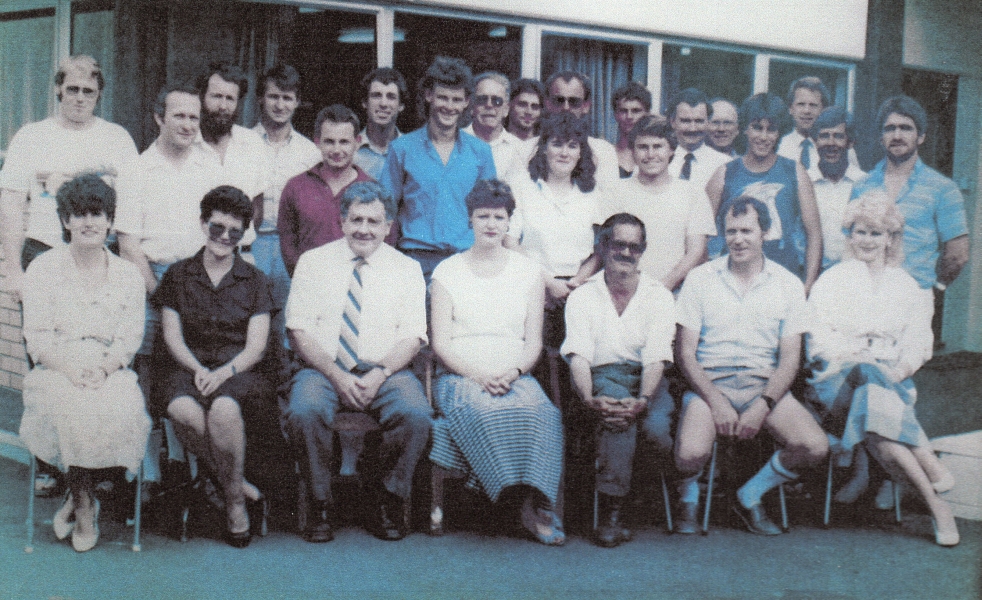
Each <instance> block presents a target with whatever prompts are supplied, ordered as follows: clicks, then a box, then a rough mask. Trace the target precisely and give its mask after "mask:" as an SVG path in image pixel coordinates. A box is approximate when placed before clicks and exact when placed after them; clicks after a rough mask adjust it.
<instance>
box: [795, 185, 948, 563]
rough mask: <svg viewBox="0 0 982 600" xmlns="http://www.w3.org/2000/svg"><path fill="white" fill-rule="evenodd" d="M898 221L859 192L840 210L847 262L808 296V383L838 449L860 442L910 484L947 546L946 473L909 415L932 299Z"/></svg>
mask: <svg viewBox="0 0 982 600" xmlns="http://www.w3.org/2000/svg"><path fill="white" fill-rule="evenodd" d="M903 224H904V219H903V216H902V215H901V214H900V211H899V210H898V209H897V207H896V204H895V203H893V202H891V201H890V200H889V199H888V198H886V196H884V195H882V194H878V193H872V194H867V195H864V196H862V197H861V198H859V199H857V200H855V201H854V202H853V203H852V204H850V205H849V207H848V208H847V209H846V213H845V216H844V221H843V228H844V229H845V230H847V231H848V232H849V234H848V239H847V245H846V249H845V254H844V256H845V258H846V260H844V261H843V262H841V263H839V264H838V265H836V266H834V267H832V268H831V269H829V270H828V271H826V272H825V273H823V274H822V276H821V277H819V279H818V281H817V282H816V283H815V286H814V287H813V288H812V291H811V295H810V296H809V304H810V307H811V310H812V324H811V326H810V327H809V334H810V337H809V343H808V354H809V358H810V360H811V362H812V364H813V365H814V367H816V368H815V373H814V376H813V378H812V380H811V383H812V385H813V386H814V389H815V392H816V393H817V396H818V401H819V406H818V409H819V412H820V413H821V414H822V417H823V426H824V427H825V429H826V430H827V431H829V433H831V434H832V435H834V436H836V437H837V438H839V439H840V440H841V442H840V444H839V446H840V448H841V452H851V451H852V449H853V448H854V447H855V446H856V445H857V444H860V443H862V442H865V445H866V446H867V448H868V449H869V450H870V452H871V453H872V455H873V456H874V457H875V458H876V459H877V461H878V462H880V464H882V465H883V467H884V468H885V469H886V470H887V471H888V472H889V473H890V474H891V477H892V478H893V479H894V480H896V481H900V480H901V479H903V480H904V481H909V482H910V484H911V485H913V487H914V488H915V489H916V490H917V492H918V493H919V494H920V496H921V497H922V498H923V500H924V502H925V503H926V504H927V506H928V508H929V509H930V511H931V515H932V517H933V519H934V522H935V540H936V542H937V543H938V544H940V545H942V546H953V545H955V544H957V543H958V539H959V536H958V527H957V525H956V524H955V520H954V517H953V515H952V512H951V508H950V507H949V506H948V504H947V502H945V501H944V500H943V499H942V498H941V497H940V496H939V495H938V491H939V490H940V489H944V488H945V487H950V485H949V483H950V481H951V474H950V473H949V472H948V470H947V469H946V468H945V467H944V465H942V464H941V462H940V461H939V460H938V458H937V456H935V454H934V452H933V451H932V449H931V444H930V442H929V441H928V438H927V435H926V434H925V433H924V430H923V429H922V428H921V426H920V423H918V421H917V417H916V415H915V414H914V403H915V401H916V399H917V395H916V390H915V389H914V381H913V379H912V377H913V375H914V373H916V372H917V370H918V369H919V368H920V367H921V365H923V364H924V363H925V362H926V361H927V360H929V359H930V358H931V353H932V347H933V336H932V332H931V315H932V312H933V310H932V302H933V297H932V296H931V291H930V290H922V289H921V288H920V287H919V286H918V285H917V282H916V281H914V279H913V278H912V277H911V276H910V275H909V274H907V272H906V271H904V270H903V269H902V268H901V267H900V265H901V264H902V263H903Z"/></svg>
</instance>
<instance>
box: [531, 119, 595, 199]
mask: <svg viewBox="0 0 982 600" xmlns="http://www.w3.org/2000/svg"><path fill="white" fill-rule="evenodd" d="M553 138H556V139H558V140H559V141H560V142H562V143H564V144H565V143H566V142H568V141H569V140H576V141H578V142H579V143H580V160H579V161H577V163H576V167H574V168H573V173H572V179H573V183H575V184H576V187H578V188H580V191H581V192H590V191H593V188H594V187H596V185H597V181H596V178H595V175H596V172H597V165H596V163H595V162H594V161H593V151H592V150H590V142H589V139H590V123H589V122H588V120H587V119H580V118H578V117H576V116H575V115H573V113H568V112H561V113H558V114H554V115H549V116H548V117H546V118H545V119H543V120H542V125H541V134H540V136H539V143H538V145H537V146H536V149H535V155H534V156H532V160H530V161H529V166H528V169H529V175H531V176H532V180H533V181H535V180H536V179H546V177H547V176H548V175H549V164H548V161H547V160H546V148H547V147H548V145H549V140H551V139H553Z"/></svg>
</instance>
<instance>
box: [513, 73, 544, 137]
mask: <svg viewBox="0 0 982 600" xmlns="http://www.w3.org/2000/svg"><path fill="white" fill-rule="evenodd" d="M545 96H546V88H545V87H544V86H543V85H542V82H541V81H539V80H538V79H528V78H522V79H516V80H515V81H514V82H512V84H511V98H510V99H509V102H508V106H509V111H508V132H509V133H511V134H512V135H514V136H515V137H517V138H518V139H520V140H522V141H525V142H528V141H529V140H532V142H531V143H532V145H535V143H536V141H537V140H538V137H539V121H540V120H541V119H542V105H543V102H545Z"/></svg>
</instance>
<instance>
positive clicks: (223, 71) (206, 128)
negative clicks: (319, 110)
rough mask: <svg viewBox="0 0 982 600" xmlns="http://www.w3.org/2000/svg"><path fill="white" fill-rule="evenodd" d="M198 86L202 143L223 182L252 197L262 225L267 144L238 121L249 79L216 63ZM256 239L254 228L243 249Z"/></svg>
mask: <svg viewBox="0 0 982 600" xmlns="http://www.w3.org/2000/svg"><path fill="white" fill-rule="evenodd" d="M198 89H199V90H200V91H201V143H200V144H199V145H200V146H201V147H202V149H203V150H205V151H207V152H209V153H211V154H212V155H214V157H215V158H216V159H217V160H218V162H219V163H220V164H221V165H222V169H221V170H222V177H221V183H222V184H225V185H231V186H234V187H237V188H239V189H240V190H242V191H243V192H245V193H246V195H247V196H249V197H250V198H252V203H253V209H254V215H253V221H254V222H255V224H256V226H258V225H260V224H261V223H262V220H263V198H262V194H263V192H264V191H266V187H267V177H268V171H267V167H266V162H267V161H266V145H265V143H264V142H263V140H262V138H261V137H260V136H259V134H258V133H256V132H255V131H252V130H250V129H246V128H245V127H242V126H240V125H236V123H235V122H236V121H237V120H238V118H239V107H240V105H241V100H242V98H244V97H245V95H246V94H247V93H248V92H249V80H248V79H247V78H246V76H245V73H243V72H242V70H241V69H240V68H239V67H237V66H235V65H232V64H229V63H212V64H211V65H209V66H208V70H207V71H206V72H205V73H203V74H202V75H201V76H200V77H199V79H198ZM254 239H255V233H254V232H253V231H252V228H250V229H249V230H247V231H246V237H245V238H243V240H242V251H243V252H249V250H251V247H250V246H249V244H251V243H252V240H254ZM249 258H250V259H251V256H250V257H249ZM250 262H252V261H251V260H250Z"/></svg>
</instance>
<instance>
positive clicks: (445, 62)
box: [417, 56, 474, 121]
mask: <svg viewBox="0 0 982 600" xmlns="http://www.w3.org/2000/svg"><path fill="white" fill-rule="evenodd" d="M417 85H418V99H417V110H418V112H419V117H420V119H423V120H424V121H425V120H426V119H427V118H428V117H429V109H428V106H427V104H426V92H428V91H430V90H432V89H433V87H434V86H437V85H441V86H443V87H448V88H453V89H457V88H463V90H464V95H465V96H466V97H468V98H470V96H471V93H472V92H473V91H474V74H473V73H472V72H471V68H470V67H468V66H467V63H465V62H464V61H463V60H461V59H459V58H452V57H448V56H437V57H436V58H434V59H433V63H432V64H431V65H430V66H429V67H427V69H426V72H425V73H424V74H423V77H422V78H421V79H420V80H419V84H417Z"/></svg>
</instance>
